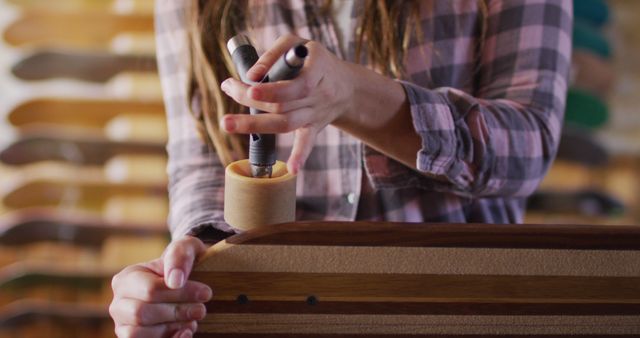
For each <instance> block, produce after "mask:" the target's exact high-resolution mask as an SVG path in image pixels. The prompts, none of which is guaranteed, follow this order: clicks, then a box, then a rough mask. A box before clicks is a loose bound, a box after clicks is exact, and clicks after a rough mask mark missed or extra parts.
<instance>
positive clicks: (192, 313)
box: [187, 304, 207, 320]
mask: <svg viewBox="0 0 640 338" xmlns="http://www.w3.org/2000/svg"><path fill="white" fill-rule="evenodd" d="M206 314H207V308H205V307H204V305H203V304H198V305H194V306H191V307H189V310H187V315H188V316H189V319H191V320H200V319H202V318H204V316H205V315H206Z"/></svg>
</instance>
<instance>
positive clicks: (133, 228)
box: [0, 208, 168, 247]
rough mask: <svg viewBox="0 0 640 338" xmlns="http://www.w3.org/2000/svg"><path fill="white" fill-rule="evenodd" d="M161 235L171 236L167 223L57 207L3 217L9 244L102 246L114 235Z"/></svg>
mask: <svg viewBox="0 0 640 338" xmlns="http://www.w3.org/2000/svg"><path fill="white" fill-rule="evenodd" d="M158 235H167V236H168V229H167V226H166V224H164V223H133V222H129V223H126V222H109V221H108V220H105V219H103V218H102V217H97V216H96V215H93V214H89V213H81V212H75V213H69V212H60V211H59V210H57V209H55V208H32V209H24V210H19V211H14V212H10V213H7V214H4V215H2V216H1V217H0V245H2V246H6V247H8V246H19V245H25V244H29V243H35V242H45V241H48V242H53V241H55V242H65V243H73V244H75V245H79V246H94V247H99V246H102V244H103V243H104V242H105V241H106V240H107V239H108V238H109V237H111V236H131V237H148V236H158Z"/></svg>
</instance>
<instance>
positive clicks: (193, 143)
mask: <svg viewBox="0 0 640 338" xmlns="http://www.w3.org/2000/svg"><path fill="white" fill-rule="evenodd" d="M355 1H356V2H355V3H354V6H353V11H352V15H351V18H352V19H351V25H350V27H351V32H350V34H349V35H350V36H354V34H355V33H354V32H355V29H356V27H357V23H358V20H357V19H358V17H359V16H360V15H361V13H362V11H363V8H362V4H363V1H361V0H355ZM321 2H322V1H321V0H281V1H277V0H268V1H257V0H250V1H249V4H250V7H251V10H252V11H255V10H260V11H263V13H264V15H265V20H264V21H261V22H262V23H256V25H255V27H254V29H252V30H251V31H250V32H249V35H250V36H251V38H252V40H253V41H254V42H255V43H256V48H257V49H258V52H259V53H262V52H264V51H265V50H266V49H267V48H268V47H269V46H271V45H272V44H273V43H274V41H275V40H276V39H277V37H279V36H280V35H283V34H286V33H293V34H296V35H298V36H300V37H303V38H305V39H312V40H316V41H319V42H321V43H322V44H323V45H324V46H326V48H328V49H329V50H331V51H332V52H334V53H335V54H336V55H337V56H338V57H340V58H342V59H344V60H347V61H351V62H353V61H354V54H355V53H354V49H355V48H354V41H353V40H351V41H346V43H345V44H344V45H345V46H348V47H347V48H346V50H345V51H342V50H340V48H339V44H338V39H337V35H336V30H335V28H334V23H333V22H332V18H331V17H327V16H314V15H310V13H311V12H310V11H314V10H317V8H318V6H319V4H320V3H321ZM186 3H187V2H186V1H174V0H159V1H157V5H156V35H157V58H158V63H159V70H160V75H161V79H162V86H163V92H164V98H165V103H166V110H167V117H168V121H169V143H168V145H167V150H168V153H169V165H168V174H169V179H170V183H169V185H170V186H169V194H170V201H171V208H170V216H169V226H170V228H171V230H172V234H173V236H174V238H176V237H180V236H183V235H185V234H195V235H199V236H201V238H203V239H205V240H207V239H214V240H215V239H219V238H222V237H224V236H226V235H227V234H229V233H233V232H234V231H235V229H233V228H232V227H230V226H229V225H227V224H226V223H225V222H224V220H223V189H224V168H223V167H222V166H221V165H220V162H219V161H218V159H217V157H216V154H215V153H214V151H213V150H212V149H210V148H209V147H207V145H206V144H205V143H203V142H202V140H201V139H200V138H199V137H198V134H197V132H196V126H195V122H194V120H193V118H192V117H191V116H190V113H189V111H188V110H189V104H190V98H188V97H187V84H188V81H189V76H188V70H187V65H188V60H189V57H188V49H187V38H186V27H185V15H184V14H185V11H186V8H185V6H187V5H186ZM486 4H487V7H488V16H487V17H486V21H485V23H484V24H485V25H486V26H485V27H486V32H485V34H486V35H485V38H484V41H482V42H481V41H480V39H481V36H482V32H481V31H482V29H481V27H482V22H481V20H483V19H482V15H481V14H480V10H479V8H478V2H477V1H475V0H456V1H444V0H433V1H424V2H423V3H422V4H421V6H420V8H421V13H420V25H421V28H422V32H423V40H422V41H416V39H415V38H414V40H413V41H412V42H411V44H410V48H409V50H408V54H407V56H406V62H405V65H406V74H407V75H406V77H405V78H402V79H396V80H397V81H400V82H401V83H402V85H403V86H404V89H405V91H406V94H407V97H408V101H409V104H410V112H411V117H412V121H413V126H414V127H415V131H416V133H417V134H418V135H420V137H421V139H422V149H421V150H420V151H419V152H418V153H417V154H416V164H417V167H418V169H419V171H415V170H412V169H410V168H408V167H406V166H404V165H402V164H400V163H398V162H396V161H394V160H392V159H390V158H389V157H387V156H385V155H383V154H381V153H379V152H377V151H375V150H373V149H371V148H370V147H368V146H367V145H366V144H363V143H362V142H361V141H359V140H358V139H356V138H354V137H352V136H351V135H349V134H346V133H344V132H342V131H340V130H338V129H337V128H334V127H332V126H328V127H327V128H325V129H324V130H323V131H322V132H320V134H319V135H318V137H317V139H316V142H315V147H314V149H313V151H312V152H311V155H310V156H309V159H308V161H307V162H306V164H305V165H304V167H303V168H302V170H301V172H300V174H299V175H298V180H297V219H299V220H340V221H353V220H359V219H367V220H381V221H382V220H384V221H404V222H486V223H519V222H522V220H523V214H524V209H525V202H526V198H527V196H528V195H530V194H531V193H532V192H533V191H534V190H535V189H536V187H537V185H538V183H539V182H540V180H541V179H542V178H543V176H544V175H545V173H546V171H547V169H548V168H549V166H550V164H551V162H552V161H553V158H554V156H555V153H556V148H557V145H558V141H559V136H560V129H561V126H562V120H563V112H564V105H565V95H566V89H567V76H568V72H569V68H570V54H571V25H572V14H571V13H572V8H571V6H572V3H571V1H570V0H502V1H501V0H488V1H486ZM312 17H315V18H316V19H314V20H311V18H312ZM318 18H319V19H318ZM292 139H293V138H292V134H283V135H279V137H278V158H279V159H281V160H286V158H287V157H288V155H289V153H290V150H291V146H292ZM433 175H437V176H439V177H441V178H442V179H437V180H436V179H432V178H429V176H433Z"/></svg>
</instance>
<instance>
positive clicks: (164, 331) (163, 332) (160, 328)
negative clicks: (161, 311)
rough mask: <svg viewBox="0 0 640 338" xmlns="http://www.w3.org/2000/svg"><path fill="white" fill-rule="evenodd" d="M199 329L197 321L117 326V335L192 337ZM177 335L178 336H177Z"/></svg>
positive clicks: (122, 337)
mask: <svg viewBox="0 0 640 338" xmlns="http://www.w3.org/2000/svg"><path fill="white" fill-rule="evenodd" d="M197 329H198V324H197V323H196V322H195V321H191V322H183V323H169V324H160V325H153V326H135V325H116V328H115V333H116V336H117V337H118V338H155V337H179V338H184V337H185V336H184V333H185V332H188V333H187V337H192V336H193V332H196V330H197ZM176 335H177V336H176Z"/></svg>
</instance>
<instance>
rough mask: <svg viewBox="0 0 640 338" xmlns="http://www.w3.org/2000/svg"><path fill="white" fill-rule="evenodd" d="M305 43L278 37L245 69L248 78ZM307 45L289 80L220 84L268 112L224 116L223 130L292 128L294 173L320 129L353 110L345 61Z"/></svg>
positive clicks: (247, 131)
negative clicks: (300, 64) (302, 61)
mask: <svg viewBox="0 0 640 338" xmlns="http://www.w3.org/2000/svg"><path fill="white" fill-rule="evenodd" d="M303 41H304V40H303V39H301V38H299V37H296V36H293V35H287V36H283V37H281V38H279V39H278V40H277V41H276V43H275V45H274V46H273V47H272V48H271V49H270V50H268V51H267V52H265V53H264V54H263V55H262V56H261V57H260V58H259V59H258V61H257V62H256V64H255V65H253V67H252V68H251V69H249V71H248V72H247V76H248V77H249V79H250V80H252V81H260V79H262V78H263V77H264V75H265V74H266V73H267V71H268V70H269V69H270V68H271V66H272V65H273V64H274V63H275V62H276V61H277V60H278V58H280V57H282V55H283V54H284V53H285V52H286V51H288V50H289V49H290V48H292V47H293V46H295V45H297V44H299V43H301V42H303ZM305 45H306V47H307V48H308V49H309V56H308V57H307V58H306V60H305V64H304V67H303V68H302V70H301V72H300V74H299V75H298V77H296V78H295V79H293V80H286V81H279V82H275V83H260V84H256V85H253V86H249V85H246V84H244V83H242V82H241V81H238V80H236V79H233V78H229V79H227V80H225V81H224V82H223V83H222V85H221V88H222V90H223V91H224V92H225V93H226V94H227V95H229V96H230V97H231V98H233V99H234V100H235V101H236V102H238V103H240V104H242V105H244V106H249V107H253V108H257V109H259V110H262V111H264V112H266V113H270V114H260V115H255V116H251V115H248V114H230V115H226V116H224V118H223V119H222V120H221V121H220V125H221V127H222V128H223V129H224V130H225V131H226V132H228V133H241V134H250V133H264V134H271V133H286V132H290V131H294V130H295V139H294V144H293V149H292V151H291V155H290V156H289V160H288V161H287V167H288V169H289V171H290V172H292V173H297V172H298V170H299V169H300V167H301V166H302V164H303V163H304V162H305V161H306V159H307V157H308V156H309V153H310V152H311V149H312V148H313V144H314V141H315V137H316V135H317V134H318V132H319V131H320V130H322V129H323V128H324V127H326V126H327V125H328V124H330V123H332V122H333V121H335V120H336V119H338V118H339V117H340V116H341V115H343V114H345V113H346V112H347V111H349V110H350V109H351V107H350V104H351V102H352V100H351V98H352V95H353V85H352V82H351V81H353V74H351V73H350V71H349V67H348V64H347V63H346V62H344V61H341V60H340V59H338V58H337V57H336V56H335V55H333V54H332V53H331V52H329V51H328V50H327V49H326V48H325V47H324V46H322V45H321V44H320V43H318V42H314V41H309V42H307V43H306V44H305Z"/></svg>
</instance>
